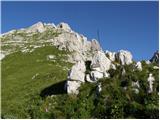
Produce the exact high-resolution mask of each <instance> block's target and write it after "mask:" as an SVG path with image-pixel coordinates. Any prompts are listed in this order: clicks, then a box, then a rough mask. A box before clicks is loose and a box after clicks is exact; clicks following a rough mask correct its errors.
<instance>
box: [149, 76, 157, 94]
mask: <svg viewBox="0 0 160 120" xmlns="http://www.w3.org/2000/svg"><path fill="white" fill-rule="evenodd" d="M147 81H148V83H149V89H148V93H152V92H153V82H154V81H155V79H154V77H153V75H152V73H150V74H149V77H148V79H147Z"/></svg>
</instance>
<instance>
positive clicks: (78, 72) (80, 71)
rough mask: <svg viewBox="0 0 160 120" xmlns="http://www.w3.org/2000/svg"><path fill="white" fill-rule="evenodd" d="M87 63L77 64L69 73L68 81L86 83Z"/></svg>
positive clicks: (80, 62)
mask: <svg viewBox="0 0 160 120" xmlns="http://www.w3.org/2000/svg"><path fill="white" fill-rule="evenodd" d="M85 71H86V67H85V63H84V61H79V62H77V63H76V64H75V65H74V66H73V67H72V69H71V70H70V72H69V75H68V79H69V80H75V81H81V82H85Z"/></svg>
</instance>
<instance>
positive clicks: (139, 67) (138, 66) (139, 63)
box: [135, 61, 142, 71]
mask: <svg viewBox="0 0 160 120" xmlns="http://www.w3.org/2000/svg"><path fill="white" fill-rule="evenodd" d="M135 67H136V68H137V69H138V70H139V71H142V63H141V62H140V61H139V62H137V63H136V65H135Z"/></svg>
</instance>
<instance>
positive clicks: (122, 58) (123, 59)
mask: <svg viewBox="0 0 160 120" xmlns="http://www.w3.org/2000/svg"><path fill="white" fill-rule="evenodd" d="M116 59H117V60H118V61H119V62H120V63H121V65H125V64H126V65H129V64H131V63H132V62H133V61H132V54H131V53H130V52H129V51H125V50H120V51H119V52H118V53H116Z"/></svg>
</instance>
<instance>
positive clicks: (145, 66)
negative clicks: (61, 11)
mask: <svg viewBox="0 0 160 120" xmlns="http://www.w3.org/2000/svg"><path fill="white" fill-rule="evenodd" d="M0 59H1V62H2V109H3V111H2V113H3V118H20V116H23V117H24V116H25V118H28V116H30V117H31V118H37V117H36V116H37V115H36V114H35V113H34V112H33V111H36V110H34V109H35V108H36V107H37V108H39V110H41V111H43V112H42V113H45V114H47V115H51V114H49V113H50V112H49V111H51V110H53V111H55V112H57V113H56V115H57V116H56V115H55V116H54V117H55V118H61V117H59V116H63V117H64V116H65V118H74V117H72V116H67V115H70V114H71V113H72V112H69V113H67V111H66V109H68V105H71V104H72V103H71V102H70V101H73V102H75V100H76V102H77V101H78V100H77V98H76V97H77V96H79V98H80V99H79V100H81V98H83V97H84V98H85V99H84V98H83V100H84V102H83V103H81V101H79V102H80V103H81V104H83V105H84V106H85V107H86V109H88V107H89V105H90V106H91V104H92V103H94V105H93V106H94V107H93V108H90V109H92V110H91V111H95V112H96V111H97V110H99V109H101V110H100V111H101V112H102V111H103V110H104V111H103V113H101V112H100V111H97V112H96V113H95V114H93V113H92V114H90V115H91V116H90V117H89V118H114V117H109V116H114V115H116V114H118V113H119V111H120V110H119V109H121V108H122V107H123V104H121V103H118V101H115V104H116V103H117V106H110V105H112V104H113V103H112V99H114V100H115V99H117V100H118V99H119V98H113V97H116V95H118V96H119V97H120V98H122V99H123V101H125V103H124V104H126V102H127V103H129V104H127V105H128V106H129V107H131V108H133V109H135V111H136V110H137V107H138V106H140V108H143V106H141V105H142V104H141V102H142V101H143V100H142V99H143V97H145V95H146V96H147V95H151V94H154V95H156V97H157V94H158V84H157V83H158V82H159V77H158V74H157V73H158V72H159V66H158V64H159V52H158V51H156V52H155V53H154V55H153V57H152V58H151V59H150V60H148V61H144V60H142V61H137V62H136V61H135V60H134V58H133V56H132V54H131V52H130V51H128V50H119V51H117V52H111V51H108V50H103V49H102V47H101V46H100V44H99V42H98V41H97V40H96V39H91V40H90V39H88V38H87V37H86V36H84V35H82V34H80V33H77V32H75V31H74V30H73V29H72V28H71V27H70V26H69V25H68V24H67V23H64V22H62V23H60V24H58V25H55V24H54V23H42V22H38V23H36V24H34V25H32V26H30V27H27V28H21V29H18V30H11V31H9V32H7V33H4V34H1V54H0ZM11 84H12V85H11ZM86 86H87V87H86ZM83 90H84V91H85V92H84V91H83ZM11 91H12V92H11ZM125 91H126V92H125ZM119 92H122V93H121V94H119ZM64 93H67V95H69V96H70V97H71V98H70V97H69V98H66V97H64V96H60V98H59V97H58V95H59V94H62V95H63V94H64ZM131 93H132V94H131ZM37 94H38V95H37ZM122 94H123V95H124V96H125V97H122V96H121V95H122ZM36 95H37V96H36ZM112 95H113V96H112ZM137 95H142V96H143V97H142V96H141V97H142V98H138V96H137ZM73 96H74V97H75V98H74V97H73ZM11 97H12V98H11ZM35 97H36V98H35ZM38 97H42V98H43V99H44V98H45V99H44V101H43V100H42V101H41V98H38ZM46 97H47V98H46ZM63 97H64V98H63ZM135 97H136V98H137V99H136V100H137V101H136V100H135V101H132V100H133V99H135ZM91 98H92V99H91ZM61 99H64V100H63V102H61ZM155 99H156V98H155ZM9 100H10V101H9ZM32 100H37V102H38V103H37V106H30V105H32V104H34V101H32ZM87 100H90V101H87ZM93 100H94V101H93ZM100 100H101V102H102V104H103V105H108V104H109V103H112V104H110V105H108V107H106V108H103V109H102V106H100V102H99V101H100ZM17 101H18V102H17ZM49 101H52V102H51V103H50V102H49ZM53 101H54V102H53ZM106 101H107V102H106ZM128 101H129V102H128ZM64 102H65V103H64ZM137 102H138V103H137ZM12 103H13V104H15V105H16V106H18V107H19V108H20V107H21V105H23V107H24V108H26V109H19V110H18V109H16V108H15V109H16V111H15V113H14V115H13V113H12V109H11V108H12V105H13V104H12ZM62 104H64V108H65V107H66V108H65V110H64V108H61V109H62V111H57V109H56V107H59V106H61V105H62ZM77 104H78V103H77ZM38 105H40V106H38ZM78 105H80V104H78ZM86 105H88V106H86ZM118 105H119V106H118ZM151 105H153V104H151ZM75 106H76V105H75ZM75 106H74V107H75ZM109 106H110V107H109ZM147 107H149V108H151V106H147ZM80 108H81V109H82V108H83V107H82V106H81V107H79V108H76V107H75V109H74V110H73V111H76V110H79V111H81V110H80ZM94 108H97V109H94ZM114 108H117V110H118V112H117V113H116V112H114V111H112V110H111V109H114ZM154 108H155V109H154V110H155V111H156V110H157V108H156V106H155V107H154ZM106 109H107V110H109V111H112V112H113V113H114V114H113V113H111V112H108V113H106V115H108V117H107V116H105V114H104V113H105V110H106ZM146 109H148V108H146ZM107 110H106V111H107ZM114 110H115V109H114ZM141 110H142V109H141ZM20 111H23V114H21V115H19V114H18V113H19V112H20ZM26 111H27V112H26ZM31 111H32V112H33V113H31ZM84 111H85V110H84ZM91 111H90V112H91ZM135 111H134V110H133V111H131V110H130V113H128V115H130V114H131V113H132V112H133V113H134V114H136V115H137V114H138V113H137V112H135ZM137 111H140V110H139V109H138V110H137ZM142 111H143V110H142ZM38 112H40V111H38ZM77 112H78V111H77ZM99 112H100V113H99ZM127 112H129V111H127ZM45 114H43V115H44V116H45ZM54 114H55V113H54ZM84 114H85V113H83V115H84ZM86 114H87V115H88V114H89V113H88V111H87V113H86ZM125 114H126V112H125ZM12 115H13V116H12ZM83 115H82V116H83ZM99 115H101V116H99ZM154 115H155V116H156V117H157V112H156V113H154ZM126 116H127V114H126ZM155 116H149V117H151V118H155ZM63 117H62V118H63ZM129 117H130V116H128V118H129ZM38 118H39V117H38ZM78 118H80V116H79V117H78ZM119 118H121V116H120V117H119ZM138 118H139V117H138ZM142 118H144V117H142Z"/></svg>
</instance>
